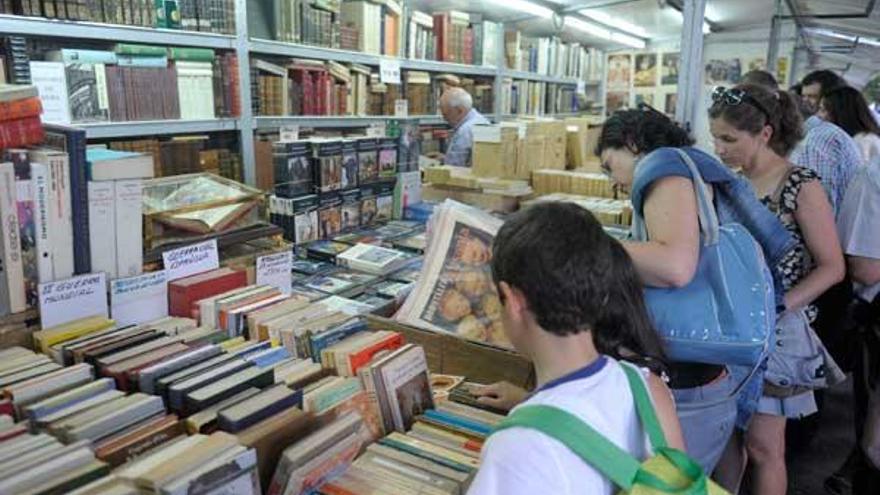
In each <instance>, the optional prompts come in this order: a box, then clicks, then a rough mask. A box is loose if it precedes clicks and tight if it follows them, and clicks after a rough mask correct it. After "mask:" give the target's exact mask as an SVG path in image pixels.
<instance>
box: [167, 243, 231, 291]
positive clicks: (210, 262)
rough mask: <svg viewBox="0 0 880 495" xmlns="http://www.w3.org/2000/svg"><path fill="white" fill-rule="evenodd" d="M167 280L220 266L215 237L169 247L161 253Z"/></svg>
mask: <svg viewBox="0 0 880 495" xmlns="http://www.w3.org/2000/svg"><path fill="white" fill-rule="evenodd" d="M162 261H163V262H164V267H165V271H166V272H167V273H168V281H169V282H170V281H172V280H177V279H179V278H183V277H188V276H190V275H195V274H196V273H201V272H206V271H208V270H214V269H216V268H220V257H219V255H218V254H217V239H211V240H210V241H205V242H200V243H198V244H192V245H190V246H184V247H182V248H177V249H171V250H169V251H165V252H164V253H162Z"/></svg>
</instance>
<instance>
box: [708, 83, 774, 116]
mask: <svg viewBox="0 0 880 495" xmlns="http://www.w3.org/2000/svg"><path fill="white" fill-rule="evenodd" d="M712 101H713V102H714V103H717V104H722V105H727V106H730V107H735V106H737V105H742V104H743V103H746V104H749V105H751V106H753V107H755V108H757V109H758V111H759V112H761V113H763V114H764V117H765V118H766V119H767V125H771V124H770V122H771V119H770V112H769V111H767V109H766V108H764V105H761V103H760V102H759V101H758V100H757V99H755V97H753V96H752V95H750V94H748V93H746V91H745V90H743V89H739V88H730V89H728V88H725V87H724V86H718V87H716V88H715V90H714V91H712Z"/></svg>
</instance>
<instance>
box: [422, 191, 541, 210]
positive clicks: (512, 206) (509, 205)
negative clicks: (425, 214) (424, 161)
mask: <svg viewBox="0 0 880 495" xmlns="http://www.w3.org/2000/svg"><path fill="white" fill-rule="evenodd" d="M529 196H531V195H530V194H529V195H524V194H523V195H514V194H501V193H486V192H481V191H479V190H467V189H455V188H451V187H444V186H442V185H438V184H425V185H423V186H422V200H424V201H437V202H441V201H444V200H446V199H454V200H455V201H459V202H461V203H465V204H469V205H473V206H477V207H479V208H482V209H485V210H489V211H497V212H501V213H511V212H514V211H516V210H517V209H519V203H520V201H521V200H524V199H527V198H528V197H529Z"/></svg>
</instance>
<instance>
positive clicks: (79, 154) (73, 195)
mask: <svg viewBox="0 0 880 495" xmlns="http://www.w3.org/2000/svg"><path fill="white" fill-rule="evenodd" d="M44 127H45V129H46V145H47V146H48V147H50V148H54V149H59V150H61V151H64V152H65V153H66V154H67V155H68V157H67V162H68V169H67V170H68V171H69V179H70V181H69V187H70V205H71V221H72V226H73V258H74V272H75V274H84V273H90V272H91V271H92V270H91V257H90V249H89V216H88V215H89V200H88V186H87V181H88V178H87V165H86V131H84V130H82V129H75V128H72V127H64V126H59V125H46V126H44ZM56 277H57V274H56Z"/></svg>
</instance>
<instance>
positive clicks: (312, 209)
mask: <svg viewBox="0 0 880 495" xmlns="http://www.w3.org/2000/svg"><path fill="white" fill-rule="evenodd" d="M291 215H292V217H293V229H294V241H295V242H296V244H297V245H300V244H305V243H308V242H312V241H316V240H318V239H319V237H320V231H319V224H318V197H317V196H315V195H310V196H303V197H300V198H296V199H294V200H293V202H292V204H291Z"/></svg>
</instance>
